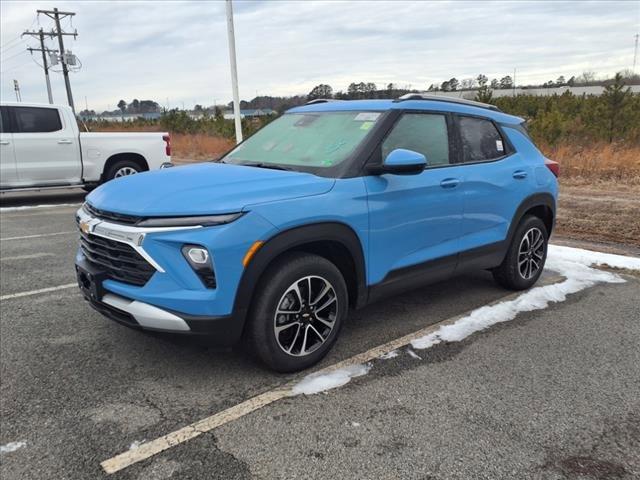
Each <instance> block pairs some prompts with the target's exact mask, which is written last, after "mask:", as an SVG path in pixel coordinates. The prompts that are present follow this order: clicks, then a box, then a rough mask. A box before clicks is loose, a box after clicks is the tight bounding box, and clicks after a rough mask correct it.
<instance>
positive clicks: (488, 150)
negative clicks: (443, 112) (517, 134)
mask: <svg viewBox="0 0 640 480" xmlns="http://www.w3.org/2000/svg"><path fill="white" fill-rule="evenodd" d="M459 118H460V120H459V125H460V137H461V140H462V154H463V160H462V161H463V162H465V163H468V162H485V161H487V160H495V159H497V158H500V157H504V156H505V154H506V145H505V143H504V140H503V139H502V136H501V135H500V132H499V131H498V130H497V129H496V127H495V125H494V124H493V123H492V122H490V121H489V120H484V119H482V118H473V117H459Z"/></svg>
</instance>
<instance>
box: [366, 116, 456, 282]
mask: <svg viewBox="0 0 640 480" xmlns="http://www.w3.org/2000/svg"><path fill="white" fill-rule="evenodd" d="M451 122H452V121H451V117H450V116H449V115H448V114H446V113H442V114H441V113H430V112H429V113H427V112H406V113H404V114H402V115H401V116H400V118H399V119H398V120H397V122H396V123H395V125H394V126H393V127H392V128H391V130H390V132H389V133H388V134H387V135H386V138H385V139H384V140H383V141H382V143H381V146H380V153H379V154H380V158H381V159H383V158H385V157H386V155H388V154H389V153H390V152H391V151H393V150H395V149H397V148H404V149H409V150H414V151H417V152H419V153H422V154H424V155H425V157H426V159H427V168H426V169H425V170H424V171H423V172H422V173H420V174H416V175H392V174H384V175H377V176H367V177H365V184H366V187H367V195H368V204H369V228H370V235H369V242H370V243H369V269H368V270H369V271H368V276H369V278H368V281H369V284H370V285H373V284H378V283H381V284H390V283H391V284H392V283H397V284H398V285H400V284H402V283H404V282H402V279H404V280H407V281H408V284H411V283H414V281H415V282H418V281H420V280H422V279H424V280H428V279H431V278H433V279H435V278H436V277H437V278H443V277H446V276H448V275H450V274H451V273H453V271H454V269H455V263H456V254H457V252H458V249H459V238H458V237H459V236H460V228H461V225H460V223H461V220H462V211H463V199H462V193H461V183H462V180H463V179H462V178H461V169H462V168H463V167H461V166H459V165H455V164H454V160H455V154H454V153H455V152H454V151H453V150H454V148H453V146H454V143H453V140H452V136H451V135H452V134H451V131H452V123H451Z"/></svg>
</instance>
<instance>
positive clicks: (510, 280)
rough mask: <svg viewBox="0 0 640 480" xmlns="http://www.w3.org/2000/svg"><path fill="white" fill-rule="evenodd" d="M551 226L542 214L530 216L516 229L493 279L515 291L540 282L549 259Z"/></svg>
mask: <svg viewBox="0 0 640 480" xmlns="http://www.w3.org/2000/svg"><path fill="white" fill-rule="evenodd" d="M548 241H549V239H548V233H547V227H546V226H545V224H544V222H543V221H542V220H540V219H539V218H538V217H534V216H533V215H527V216H526V217H524V218H523V219H522V221H521V222H520V224H519V225H518V228H517V229H516V231H515V233H514V235H513V239H512V240H511V245H510V247H509V250H508V251H507V255H506V256H505V258H504V260H503V262H502V264H500V266H499V267H497V268H494V269H493V271H492V273H493V278H494V279H495V280H496V282H498V283H499V284H500V285H502V286H503V287H506V288H509V289H511V290H525V289H527V288H529V287H531V286H533V284H535V283H536V282H537V281H538V278H540V275H542V269H543V268H544V264H545V261H546V259H547V246H548Z"/></svg>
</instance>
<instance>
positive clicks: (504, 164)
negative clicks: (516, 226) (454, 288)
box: [456, 116, 531, 266]
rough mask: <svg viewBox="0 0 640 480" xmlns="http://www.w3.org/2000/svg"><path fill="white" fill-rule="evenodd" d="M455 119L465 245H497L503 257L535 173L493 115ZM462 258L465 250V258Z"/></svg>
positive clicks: (485, 247)
mask: <svg viewBox="0 0 640 480" xmlns="http://www.w3.org/2000/svg"><path fill="white" fill-rule="evenodd" d="M456 120H457V121H456V124H457V127H458V131H459V137H460V143H461V148H460V152H461V158H460V161H461V162H462V163H461V165H463V166H464V167H463V168H464V176H465V183H464V185H463V191H464V214H463V220H462V234H461V237H460V243H461V249H462V250H463V251H468V250H472V249H476V254H478V253H480V254H481V253H482V252H483V251H485V253H490V251H491V250H493V251H494V252H495V253H496V254H497V256H498V257H500V255H501V250H504V248H502V246H501V242H502V241H503V240H505V239H506V237H507V232H508V230H509V225H510V223H511V220H512V218H513V215H514V214H515V211H516V209H517V208H518V206H519V205H520V203H521V202H522V200H524V198H525V197H526V195H527V194H528V192H529V193H530V188H529V187H528V185H527V182H528V180H530V179H531V175H530V172H529V171H528V166H527V165H526V163H525V162H523V159H522V157H521V155H520V154H519V153H517V152H516V151H515V149H514V148H513V147H512V146H511V145H510V143H509V142H508V139H507V138H506V136H504V135H503V133H502V132H501V130H500V127H499V126H498V125H496V124H495V123H494V122H493V121H492V120H490V119H487V118H480V117H472V116H457V117H456ZM494 247H495V248H494ZM502 253H503V252H502ZM464 259H466V256H465V255H463V256H462V257H461V263H462V261H463V260H464ZM469 260H470V259H469ZM490 263H491V261H489V262H488V264H490ZM488 264H487V265H488ZM489 266H491V265H489ZM494 266H495V265H494Z"/></svg>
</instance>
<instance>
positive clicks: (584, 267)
mask: <svg viewBox="0 0 640 480" xmlns="http://www.w3.org/2000/svg"><path fill="white" fill-rule="evenodd" d="M592 265H609V266H610V267H614V268H625V269H629V270H640V258H636V257H627V256H624V255H613V254H609V253H602V252H594V251H590V250H583V249H580V248H571V247H563V246H558V245H550V246H549V251H548V255H547V262H546V265H545V268H546V269H549V270H552V271H554V272H557V273H559V274H560V275H562V276H563V277H564V278H565V280H563V281H561V282H559V283H554V284H552V285H545V286H542V287H535V288H532V289H530V290H528V291H526V292H524V293H523V294H521V295H520V296H518V297H516V298H515V299H513V300H507V301H504V302H500V303H496V304H495V305H489V306H485V307H480V308H478V309H476V310H473V311H472V312H471V313H470V314H469V315H467V316H465V317H463V318H460V319H458V320H457V321H456V322H455V323H453V324H450V325H444V326H441V327H440V328H438V329H437V330H436V331H434V332H432V333H430V334H428V335H425V336H423V337H420V338H416V339H414V340H412V341H411V346H412V347H413V348H415V349H420V350H423V349H426V348H429V347H432V346H433V345H437V344H438V343H441V342H459V341H461V340H463V339H465V338H467V337H468V336H469V335H471V334H473V333H475V332H479V331H481V330H484V329H486V328H489V327H490V326H492V325H495V324H497V323H501V322H508V321H509V320H513V319H514V318H515V317H516V315H517V314H518V313H520V312H531V311H534V310H541V309H544V308H547V307H548V306H549V304H550V303H552V302H562V301H564V300H565V299H566V298H567V295H570V294H572V293H576V292H579V291H581V290H584V289H585V288H589V287H592V286H594V285H596V284H598V283H624V282H625V280H624V279H623V278H622V277H620V276H619V275H616V274H615V273H611V272H606V271H603V270H598V269H595V268H591V266H592ZM407 353H408V354H409V355H411V356H412V357H414V358H420V359H421V357H420V356H419V355H418V354H416V353H415V352H414V351H413V350H412V349H411V348H408V349H407ZM397 356H398V352H397V350H393V351H391V352H388V353H385V354H384V355H381V356H380V357H379V358H382V359H389V358H394V357H397ZM370 369H371V364H370V363H369V364H366V365H351V366H348V367H344V368H341V369H338V370H334V371H332V372H329V373H324V374H323V373H320V372H317V373H312V374H311V375H307V376H306V377H305V378H303V379H302V380H301V381H300V382H299V383H297V384H296V385H295V386H294V387H293V388H292V394H293V395H300V394H305V395H313V394H315V393H320V392H325V391H327V390H330V389H332V388H337V387H341V386H342V385H345V384H346V383H348V382H349V381H350V380H351V379H352V378H354V377H359V376H361V375H365V374H367V373H368V372H369V370H370ZM354 424H355V422H352V425H354ZM354 426H355V425H354Z"/></svg>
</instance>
